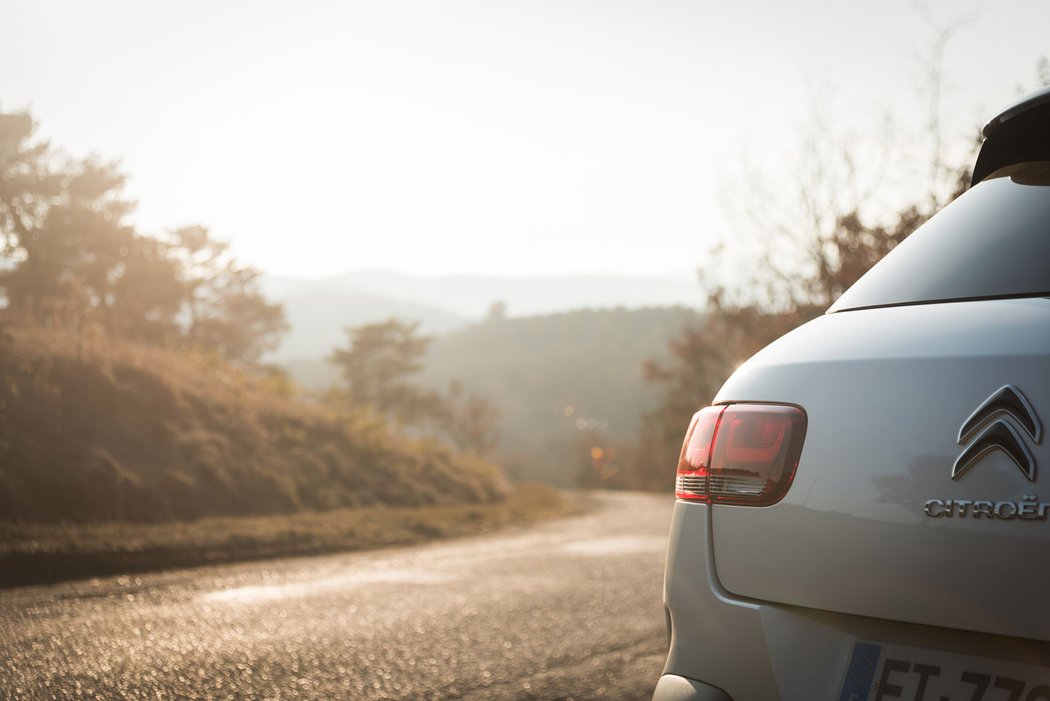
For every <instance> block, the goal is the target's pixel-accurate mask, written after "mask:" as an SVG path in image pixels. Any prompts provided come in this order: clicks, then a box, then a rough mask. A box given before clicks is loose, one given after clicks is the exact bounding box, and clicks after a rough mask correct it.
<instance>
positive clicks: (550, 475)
mask: <svg viewBox="0 0 1050 701" xmlns="http://www.w3.org/2000/svg"><path fill="white" fill-rule="evenodd" d="M699 318H700V317H699V315H698V314H697V313H696V312H695V311H692V310H689V309H685V308H651V309H623V308H620V309H588V310H580V311H575V312H567V313H562V314H552V315H546V316H537V317H526V318H503V317H502V316H500V315H490V316H489V317H488V318H487V319H486V320H484V321H481V322H478V323H476V324H474V325H472V326H469V327H467V328H465V329H462V330H460V331H455V332H453V333H450V334H447V335H445V336H441V337H439V338H436V339H434V341H433V342H432V343H431V345H430V349H429V352H428V353H427V355H426V358H425V365H426V367H425V368H424V370H423V372H422V373H421V375H420V381H421V382H423V383H425V384H426V385H428V386H430V387H432V388H442V387H447V386H449V385H450V383H452V384H453V386H455V383H456V382H457V381H458V383H459V385H460V386H461V389H460V390H459V391H461V392H464V393H470V392H473V393H475V394H476V395H480V396H483V397H486V398H487V399H488V401H489V402H490V403H491V405H493V406H494V407H496V409H498V414H495V413H493V412H492V411H488V410H486V411H480V410H478V409H477V408H474V409H472V413H474V414H475V415H477V416H481V417H484V418H486V419H487V420H490V421H492V423H493V424H494V428H495V429H497V430H498V431H499V433H500V434H501V439H500V442H499V445H498V446H497V447H495V449H494V451H493V456H494V458H495V459H497V460H498V461H499V462H500V463H501V464H502V465H503V466H504V467H505V469H506V470H507V472H508V474H509V475H510V476H512V477H514V478H515V479H519V480H530V481H536V480H539V481H544V482H548V483H551V484H555V485H558V486H574V485H575V484H577V483H578V482H579V481H580V480H581V479H582V480H583V482H584V483H585V484H587V485H590V486H599V485H602V486H604V485H606V484H615V483H616V482H617V480H619V479H622V477H618V474H619V471H620V470H621V468H622V467H623V466H624V465H626V464H627V462H628V461H627V456H628V455H630V454H631V450H632V449H631V443H632V442H633V440H634V437H635V433H636V431H637V430H638V427H639V425H640V422H641V417H642V415H643V414H644V413H645V412H646V411H648V410H650V409H652V408H653V407H654V406H655V404H656V399H657V397H656V393H655V391H654V390H653V388H652V387H651V386H649V385H648V384H647V383H646V381H645V374H644V363H645V360H646V359H647V358H659V359H661V361H662V360H663V359H664V358H665V357H666V356H667V351H666V349H667V347H668V344H669V343H670V341H671V340H672V339H673V338H674V337H675V336H676V335H678V334H679V333H680V331H681V329H682V327H683V326H685V325H695V324H697V323H699ZM595 447H601V448H603V449H604V448H606V447H614V452H615V459H614V456H613V454H612V453H611V452H610V453H607V454H605V455H606V457H605V458H604V459H603V460H602V461H600V462H601V465H600V469H596V468H595V467H594V466H593V465H594V463H593V462H592V458H591V451H592V449H593V448H595Z"/></svg>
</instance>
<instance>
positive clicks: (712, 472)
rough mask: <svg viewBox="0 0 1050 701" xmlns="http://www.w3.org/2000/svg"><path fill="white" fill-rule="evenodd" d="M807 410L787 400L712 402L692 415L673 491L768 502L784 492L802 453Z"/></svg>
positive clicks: (723, 500)
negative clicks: (715, 403)
mask: <svg viewBox="0 0 1050 701" xmlns="http://www.w3.org/2000/svg"><path fill="white" fill-rule="evenodd" d="M805 435H806V413H805V412H804V411H802V409H800V408H798V407H794V406H787V405H784V404H728V405H725V406H709V407H706V408H704V409H701V410H700V411H698V412H697V413H696V415H694V416H693V420H692V422H690V424H689V430H688V431H687V432H686V435H685V443H684V444H683V445H682V455H681V458H679V460H678V476H677V479H676V482H675V495H676V496H677V497H678V498H679V499H689V500H693V501H706V502H710V503H713V504H741V505H747V506H769V505H771V504H775V503H777V502H778V501H780V500H781V499H783V498H784V495H785V494H787V490H788V488H789V487H790V486H791V481H792V480H793V479H794V478H795V469H796V468H797V467H798V459H799V456H800V455H801V454H802V440H803V438H805Z"/></svg>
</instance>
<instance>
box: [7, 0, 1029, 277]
mask: <svg viewBox="0 0 1050 701" xmlns="http://www.w3.org/2000/svg"><path fill="white" fill-rule="evenodd" d="M926 7H927V9H928V10H929V14H930V15H932V17H933V18H934V21H935V22H940V23H948V22H950V21H952V20H954V19H956V18H958V17H962V16H966V17H969V18H970V21H969V22H968V23H967V24H966V25H965V26H963V27H962V28H961V29H959V30H958V31H957V32H956V33H955V35H954V36H953V39H952V42H951V43H950V44H949V45H948V48H947V51H946V53H945V66H944V67H945V74H946V77H947V80H948V83H947V87H948V88H949V89H948V91H947V92H946V96H945V102H944V105H945V108H946V111H947V112H948V114H949V115H950V116H951V120H950V121H949V124H948V132H949V135H950V136H952V137H960V135H964V134H966V133H968V130H969V129H971V128H972V127H973V125H974V124H975V123H976V122H979V121H983V120H984V119H986V118H988V117H990V116H992V114H993V112H994V111H995V110H997V109H998V108H999V107H1000V106H1002V105H1003V104H1004V103H1006V102H1009V101H1010V100H1012V99H1014V98H1015V96H1016V94H1017V91H1018V90H1019V89H1020V87H1021V86H1024V87H1026V88H1031V87H1033V86H1034V77H1035V66H1036V63H1037V61H1038V59H1039V57H1040V56H1042V55H1050V38H1048V37H1050V35H1048V32H1047V30H1048V29H1050V0H997V1H996V2H991V1H988V2H981V1H978V0H963V1H955V2H930V3H927V4H926ZM932 34H933V32H932V30H931V27H930V25H929V23H928V22H927V21H926V20H925V19H924V14H923V12H921V11H920V9H917V6H916V4H915V3H913V2H907V1H903V0H877V1H876V0H870V1H869V0H850V1H846V0H795V1H794V2H790V3H786V2H778V1H774V0H736V1H735V2H732V3H729V2H713V1H705V2H701V1H694V2H679V1H672V0H637V1H633V0H632V1H625V0H595V1H593V2H584V1H579V0H554V1H548V0H516V1H514V2H508V1H505V0H449V1H445V2H424V1H423V0H405V1H400V2H399V1H390V0H374V1H373V0H362V1H358V2H353V1H349V2H321V1H317V2H295V3H293V2H282V3H275V2H259V1H258V0H229V1H225V2H223V1H217V0H208V1H207V2H204V1H196V0H192V1H190V0H180V1H179V2H141V1H136V0H126V1H115V0H102V1H93V2H82V1H81V0H69V1H66V2H57V1H53V2H48V1H46V0H39V1H30V0H20V1H15V0H0V108H3V109H6V110H11V109H20V108H26V107H28V108H30V109H31V110H32V112H33V114H34V116H35V117H36V118H37V120H38V121H39V123H40V125H41V133H42V134H43V135H45V136H47V137H49V138H51V139H52V140H53V141H54V143H55V144H57V145H61V146H64V147H66V148H68V149H69V150H70V151H72V152H73V153H74V154H75V155H78V156H83V155H86V154H88V153H90V152H98V153H99V154H101V155H103V156H106V157H113V158H118V159H120V160H121V161H122V164H123V167H124V169H125V170H126V171H127V172H128V173H129V174H130V176H131V181H130V187H129V191H130V193H131V195H132V196H133V197H134V198H135V199H136V200H137V201H138V210H137V213H136V215H135V220H136V221H137V222H138V224H139V226H140V228H141V229H143V230H145V231H149V232H158V231H161V230H163V229H165V228H171V227H175V226H179V225H183V224H188V223H203V224H206V225H208V226H210V227H211V228H212V230H213V231H214V232H215V233H216V234H217V235H218V236H219V237H220V238H223V239H227V240H229V241H231V242H232V244H233V246H234V250H235V252H236V253H237V254H238V256H239V257H240V258H241V259H242V260H245V261H247V262H250V263H253V264H255V265H258V266H260V267H262V268H263V269H264V270H266V271H268V272H274V273H284V274H293V275H300V276H310V277H314V276H321V275H326V274H332V273H338V272H341V271H346V270H350V269H361V268H385V269H391V270H397V271H403V272H410V273H423V274H442V273H451V272H457V273H458V272H478V273H494V274H544V273H559V272H599V271H602V272H639V273H654V272H657V273H658V272H664V271H680V270H686V269H691V268H694V267H696V266H697V265H698V264H699V263H700V261H701V259H702V257H703V255H704V251H705V249H706V247H707V246H708V245H710V243H711V242H712V241H713V240H714V239H715V237H717V236H725V235H727V232H728V231H729V230H730V228H729V227H728V226H727V225H726V224H725V223H723V222H722V218H721V216H720V210H719V204H718V198H719V191H720V187H719V182H720V180H721V179H722V178H724V177H725V176H726V173H727V172H728V171H731V170H732V168H733V163H734V160H735V159H736V157H737V155H738V154H739V153H741V151H748V152H750V153H752V154H756V153H757V154H760V156H759V159H760V161H763V162H762V163H761V165H762V166H763V167H767V166H768V167H769V168H776V167H777V165H776V161H777V158H778V157H780V156H783V155H784V154H786V153H790V151H791V148H792V145H793V143H794V141H795V140H797V134H798V127H799V125H800V124H801V123H802V122H803V121H804V119H805V117H806V116H807V115H808V114H809V113H810V111H811V102H812V96H813V94H814V92H815V91H816V90H817V89H828V88H830V89H831V92H832V95H833V97H832V98H830V99H829V102H830V104H832V105H834V110H832V114H833V115H835V117H836V118H837V119H841V120H843V121H848V122H849V123H850V124H851V125H858V124H859V125H863V124H865V123H866V120H868V119H869V118H872V116H873V115H878V114H882V113H883V112H890V113H892V114H893V115H894V116H895V117H896V118H897V119H899V120H901V121H902V123H905V124H915V125H918V124H919V123H920V122H921V120H922V119H923V118H924V116H923V112H922V97H921V92H920V83H921V70H920V68H919V65H920V63H919V57H921V55H922V54H923V53H924V52H925V51H926V50H927V49H928V47H929V46H930V42H931V36H932ZM763 159H764V160H763Z"/></svg>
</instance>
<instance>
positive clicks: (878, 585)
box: [712, 299, 1050, 640]
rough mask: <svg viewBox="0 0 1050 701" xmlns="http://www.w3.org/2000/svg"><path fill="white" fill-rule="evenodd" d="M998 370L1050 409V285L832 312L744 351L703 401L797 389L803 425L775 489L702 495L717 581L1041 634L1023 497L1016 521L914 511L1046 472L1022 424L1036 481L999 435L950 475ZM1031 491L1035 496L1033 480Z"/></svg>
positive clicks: (773, 395)
mask: <svg viewBox="0 0 1050 701" xmlns="http://www.w3.org/2000/svg"><path fill="white" fill-rule="evenodd" d="M1004 385H1013V386H1015V387H1017V388H1019V391H1020V392H1023V394H1024V396H1025V397H1026V398H1027V399H1028V401H1029V402H1030V403H1031V405H1032V407H1034V409H1035V411H1036V412H1037V413H1038V414H1039V415H1040V416H1042V417H1045V418H1050V300H1047V299H1021V300H997V301H983V302H967V303H956V304H939V305H923V306H912V307H902V308H894V309H869V310H861V311H853V312H843V313H839V314H835V315H829V316H825V317H822V318H819V319H817V320H815V321H813V322H810V324H807V325H806V326H804V327H802V328H800V329H798V330H796V331H794V332H792V333H791V334H788V335H787V336H785V337H784V338H783V339H781V340H780V341H778V342H777V343H774V344H773V345H771V346H770V347H768V348H767V349H766V350H764V351H762V352H761V353H759V354H758V355H757V356H755V357H754V358H753V359H752V360H751V361H749V363H748V364H747V365H745V366H744V367H742V368H741V369H740V370H739V371H738V372H737V373H735V374H734V376H733V378H732V379H730V381H729V382H727V383H726V385H725V386H724V387H723V388H722V390H721V391H720V392H719V394H718V396H717V397H716V399H715V401H716V403H717V402H725V401H763V402H791V403H795V404H800V405H802V406H804V407H805V408H806V411H807V412H808V415H809V429H808V431H809V432H808V434H807V436H806V440H805V444H804V446H803V451H802V457H801V459H800V461H799V467H798V471H797V473H796V476H795V481H794V484H793V485H792V487H791V489H790V491H789V492H788V494H787V496H786V497H785V498H784V500H783V501H781V502H780V503H778V504H776V505H774V506H771V507H768V508H759V509H755V508H748V507H732V506H722V505H718V506H716V507H714V511H713V532H712V534H713V535H712V537H713V550H714V560H715V563H716V565H717V568H718V573H719V581H720V582H721V584H722V586H724V587H725V589H726V590H727V591H729V592H732V593H734V594H738V595H742V596H747V597H752V598H756V599H761V600H766V601H772V602H780V603H785V604H791V605H794V606H805V607H812V608H818V609H823V610H829V611H837V612H841V613H849V614H856V615H863V616H874V617H879V618H886V619H890V620H898V621H907V622H911V623H921V624H925V625H934V626H944V627H953V628H961V629H965V630H971V631H979V632H984V633H993V634H998V635H1015V636H1022V637H1029V638H1036V639H1040V640H1050V597H1048V596H1046V583H1047V582H1050V558H1043V557H1036V556H1033V553H1038V552H1045V550H1046V548H1047V547H1048V546H1050V520H1039V519H1038V518H1035V516H1037V512H1036V511H1035V509H1034V508H1032V509H1029V510H1030V511H1032V512H1033V513H1032V514H1030V515H1031V516H1032V517H1033V518H1025V519H1021V518H1013V519H1012V520H1007V519H996V518H991V517H982V518H974V517H972V515H971V516H970V517H968V518H963V517H959V516H955V517H938V518H934V517H931V516H929V515H927V514H926V513H925V512H924V504H925V503H926V502H927V501H928V500H933V499H936V500H941V501H946V500H949V499H951V500H970V501H973V500H988V501H990V502H992V503H993V504H994V503H998V502H1003V501H1009V502H1011V503H1014V504H1021V503H1022V502H1023V501H1024V497H1025V495H1036V496H1038V495H1039V486H1040V482H1043V483H1046V482H1050V447H1048V445H1047V442H1046V441H1045V440H1044V441H1042V444H1036V442H1035V440H1033V439H1032V438H1031V436H1028V435H1027V434H1026V433H1024V431H1023V430H1018V431H1017V433H1018V434H1021V436H1022V439H1023V441H1024V443H1025V444H1026V446H1027V448H1028V449H1029V450H1030V451H1031V454H1032V455H1033V456H1034V458H1035V461H1036V462H1037V464H1038V465H1039V466H1041V467H1042V469H1043V471H1044V472H1045V473H1046V474H1045V475H1043V476H1042V479H1041V480H1040V479H1039V478H1040V475H1039V474H1038V472H1037V473H1036V475H1035V476H1036V480H1037V481H1036V482H1031V481H1029V479H1028V478H1027V477H1026V476H1025V474H1024V472H1023V471H1022V470H1021V469H1019V468H1018V466H1017V465H1016V464H1014V462H1013V461H1012V460H1011V459H1010V458H1009V457H1008V456H1007V455H1006V454H1005V453H1003V452H1002V451H998V450H996V451H991V452H989V453H988V454H986V455H984V456H983V457H981V458H980V460H979V461H978V462H976V463H974V465H973V466H972V467H971V468H970V469H969V470H968V471H967V472H966V473H965V474H963V475H962V476H961V477H960V478H959V479H954V480H953V479H952V470H953V465H954V463H955V461H956V459H957V457H958V456H959V455H960V453H961V452H962V451H963V449H964V447H965V442H964V445H960V444H959V442H958V438H959V430H960V427H961V426H962V424H963V423H964V422H965V421H966V419H967V418H968V417H969V416H970V415H971V414H972V413H973V412H974V410H975V409H978V408H979V407H980V406H981V404H982V402H983V401H984V400H986V399H987V398H989V397H990V396H991V395H993V394H995V392H996V391H998V390H999V389H1000V388H1001V387H1003V386H1004ZM992 418H994V417H992ZM1006 420H1007V421H1008V422H1011V423H1013V422H1012V420H1010V419H1009V418H1007V419H1006ZM1040 437H1041V436H1040ZM1040 499H1045V501H1047V502H1050V490H1047V489H1044V490H1043V496H1042V497H1041V498H1040ZM1037 501H1038V500H1037ZM1028 503H1032V504H1035V503H1036V502H1032V501H1031V499H1029V500H1028ZM1011 511H1012V509H1011V508H1005V507H1004V509H1003V510H1002V513H1003V514H1004V515H1007V514H1009V513H1010V512H1011ZM1044 514H1045V510H1044Z"/></svg>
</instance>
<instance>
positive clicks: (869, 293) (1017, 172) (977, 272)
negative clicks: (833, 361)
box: [828, 162, 1050, 312]
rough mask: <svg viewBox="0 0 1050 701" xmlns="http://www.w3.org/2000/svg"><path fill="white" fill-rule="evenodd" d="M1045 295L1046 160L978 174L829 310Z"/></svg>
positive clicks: (1049, 192)
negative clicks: (987, 174)
mask: <svg viewBox="0 0 1050 701" xmlns="http://www.w3.org/2000/svg"><path fill="white" fill-rule="evenodd" d="M1044 295H1046V296H1050V163H1043V162H1040V163H1022V164H1018V165H1013V166H1010V167H1009V168H1004V169H1003V170H1002V171H1000V172H999V173H996V174H994V175H992V176H991V177H989V178H987V179H986V180H984V181H982V182H981V183H979V184H978V185H976V186H975V187H973V188H972V189H970V190H969V191H967V192H966V193H965V194H963V195H962V196H961V197H959V198H958V199H957V200H955V201H954V202H952V203H951V204H950V205H948V206H947V207H945V208H944V209H943V210H941V211H940V212H939V213H938V214H937V215H936V216H934V217H933V218H932V219H930V220H929V221H928V222H926V223H925V224H923V225H922V226H920V227H919V228H918V229H916V230H915V233H913V234H912V235H911V236H909V237H908V238H906V239H905V240H904V241H903V242H902V243H901V244H900V245H899V246H897V247H896V248H895V249H893V250H892V251H890V253H889V254H888V255H887V256H886V257H885V258H883V259H882V260H881V261H880V262H879V263H878V264H877V265H875V267H873V268H872V269H871V270H869V271H868V272H867V274H865V275H864V276H863V277H862V278H861V279H860V280H858V281H857V282H856V283H854V285H853V286H852V287H850V288H849V289H848V290H846V292H845V293H843V295H842V296H841V297H839V299H838V301H836V302H835V304H833V305H832V306H831V309H829V310H828V311H829V312H840V311H846V310H849V309H861V308H866V307H883V306H891V305H898V304H922V303H929V302H947V301H957V300H964V299H994V298H999V297H1036V296H1044Z"/></svg>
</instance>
